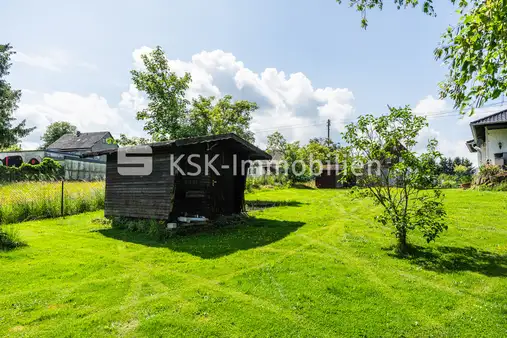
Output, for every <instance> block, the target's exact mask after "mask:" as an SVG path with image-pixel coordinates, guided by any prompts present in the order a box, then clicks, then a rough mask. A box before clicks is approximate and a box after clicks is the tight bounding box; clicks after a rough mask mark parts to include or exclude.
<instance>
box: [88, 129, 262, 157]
mask: <svg viewBox="0 0 507 338" xmlns="http://www.w3.org/2000/svg"><path fill="white" fill-rule="evenodd" d="M225 140H233V141H235V142H236V143H238V144H239V146H240V147H241V148H242V149H243V150H244V151H246V152H248V153H249V154H250V155H251V156H250V159H252V160H270V159H271V155H269V154H268V153H266V152H265V151H263V150H261V149H259V148H257V147H256V146H254V145H253V144H251V143H250V142H248V141H245V140H243V139H242V138H241V137H239V136H238V135H236V134H233V133H229V134H219V135H210V136H199V137H190V138H184V139H178V140H172V141H164V142H155V143H150V144H147V145H148V146H150V147H152V148H164V147H170V146H176V147H181V146H187V145H192V144H199V143H210V142H217V141H225ZM117 151H118V149H106V150H102V151H96V152H88V153H85V154H82V155H81V157H91V156H100V155H106V154H113V153H115V152H117Z"/></svg>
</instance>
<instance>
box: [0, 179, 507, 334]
mask: <svg viewBox="0 0 507 338" xmlns="http://www.w3.org/2000/svg"><path fill="white" fill-rule="evenodd" d="M445 194H446V201H445V204H446V208H447V211H448V225H449V230H448V231H447V232H444V233H443V234H442V236H441V237H440V238H438V239H437V241H436V242H435V243H431V244H426V243H425V242H423V241H422V239H421V236H420V235H419V234H418V233H417V232H415V233H412V234H411V235H410V237H409V241H410V242H411V244H412V245H413V246H414V248H413V250H412V253H411V254H410V255H409V256H406V257H400V256H398V255H396V254H395V252H394V250H393V249H392V248H393V245H394V244H395V239H394V237H393V235H392V234H391V230H390V229H389V228H386V227H383V226H381V225H379V224H377V223H375V222H374V221H373V216H374V215H375V214H376V213H377V212H378V211H379V209H377V207H375V206H374V205H373V204H372V203H371V202H370V201H366V200H351V199H350V197H349V195H348V193H347V191H345V190H316V189H281V190H265V191H257V192H254V193H250V194H248V195H247V200H249V204H250V205H251V206H253V209H255V210H254V211H252V212H251V213H250V214H251V215H252V216H254V218H252V219H250V220H249V221H247V222H245V223H241V224H234V225H230V226H226V227H222V228H219V229H215V230H207V231H203V232H197V233H191V234H186V235H178V236H174V237H171V238H169V239H168V240H167V241H165V242H159V241H157V240H155V239H153V238H151V237H149V236H148V235H143V234H139V233H132V232H128V231H125V230H119V229H112V228H111V227H110V226H108V225H101V224H99V223H97V222H93V221H92V220H93V219H95V218H99V217H102V215H103V213H102V212H101V211H96V212H91V213H84V214H80V215H75V216H68V217H65V218H56V219H48V220H38V221H29V222H24V223H19V224H14V225H12V226H13V227H14V228H15V229H17V230H18V231H19V235H20V237H21V239H22V240H23V241H24V242H25V243H26V246H24V247H20V248H17V249H15V250H13V251H9V252H0V336H12V337H17V336H19V337H54V336H59V337H62V336H63V337H65V336H67V337H70V336H81V337H108V336H125V337H144V336H149V337H158V336H178V337H180V336H193V337H207V336H225V337H238V336H256V337H282V336H287V337H298V336H299V337H339V336H354V337H379V336H383V337H393V336H394V337H402V336H404V337H428V336H433V337H449V336H455V337H459V336H462V337H471V336H489V337H502V336H506V335H507V217H506V215H507V212H506V210H507V194H506V193H502V192H479V191H462V190H448V191H446V192H445Z"/></svg>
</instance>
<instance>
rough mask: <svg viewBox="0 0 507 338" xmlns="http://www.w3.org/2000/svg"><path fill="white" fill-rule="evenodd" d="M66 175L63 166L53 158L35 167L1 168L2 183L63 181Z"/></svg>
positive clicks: (44, 160) (27, 165)
mask: <svg viewBox="0 0 507 338" xmlns="http://www.w3.org/2000/svg"><path fill="white" fill-rule="evenodd" d="M64 174H65V170H64V168H63V167H62V165H61V164H60V163H58V162H57V161H55V160H53V159H51V158H45V159H43V160H42V162H41V163H39V164H33V165H32V164H29V163H23V164H21V166H20V167H7V166H4V165H1V166H0V182H19V181H48V180H56V179H61V178H62V177H63V176H64Z"/></svg>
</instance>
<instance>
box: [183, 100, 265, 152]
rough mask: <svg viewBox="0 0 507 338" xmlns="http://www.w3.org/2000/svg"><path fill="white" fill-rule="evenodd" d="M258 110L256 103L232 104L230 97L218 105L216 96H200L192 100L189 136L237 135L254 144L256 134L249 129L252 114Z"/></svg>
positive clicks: (218, 101)
mask: <svg viewBox="0 0 507 338" xmlns="http://www.w3.org/2000/svg"><path fill="white" fill-rule="evenodd" d="M257 108H258V107H257V104H256V103H255V102H250V101H245V100H240V101H235V102H232V96H230V95H226V96H224V97H222V98H220V99H218V100H217V101H216V103H215V97H214V96H211V97H203V96H199V97H198V98H197V99H194V100H192V106H191V108H190V112H189V115H188V123H189V128H188V130H189V136H205V135H216V134H224V133H235V134H237V135H238V136H240V137H242V138H243V139H245V140H247V141H249V142H254V141H255V138H254V134H253V132H252V131H250V129H249V128H250V121H252V113H253V112H255V111H256V110H257Z"/></svg>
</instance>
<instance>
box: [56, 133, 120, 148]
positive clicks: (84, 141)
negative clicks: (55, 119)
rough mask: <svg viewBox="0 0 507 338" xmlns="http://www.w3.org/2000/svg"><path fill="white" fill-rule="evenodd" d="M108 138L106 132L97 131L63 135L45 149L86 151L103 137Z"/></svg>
mask: <svg viewBox="0 0 507 338" xmlns="http://www.w3.org/2000/svg"><path fill="white" fill-rule="evenodd" d="M108 135H109V136H110V135H111V134H110V133H109V132H108V131H99V132H93V133H79V134H65V135H63V136H62V137H60V138H59V139H58V140H56V141H55V142H53V143H52V144H50V145H49V146H48V147H47V149H60V150H65V149H87V148H91V147H93V146H94V145H95V144H96V143H97V142H99V141H100V140H102V139H103V138H104V137H105V136H108Z"/></svg>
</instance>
